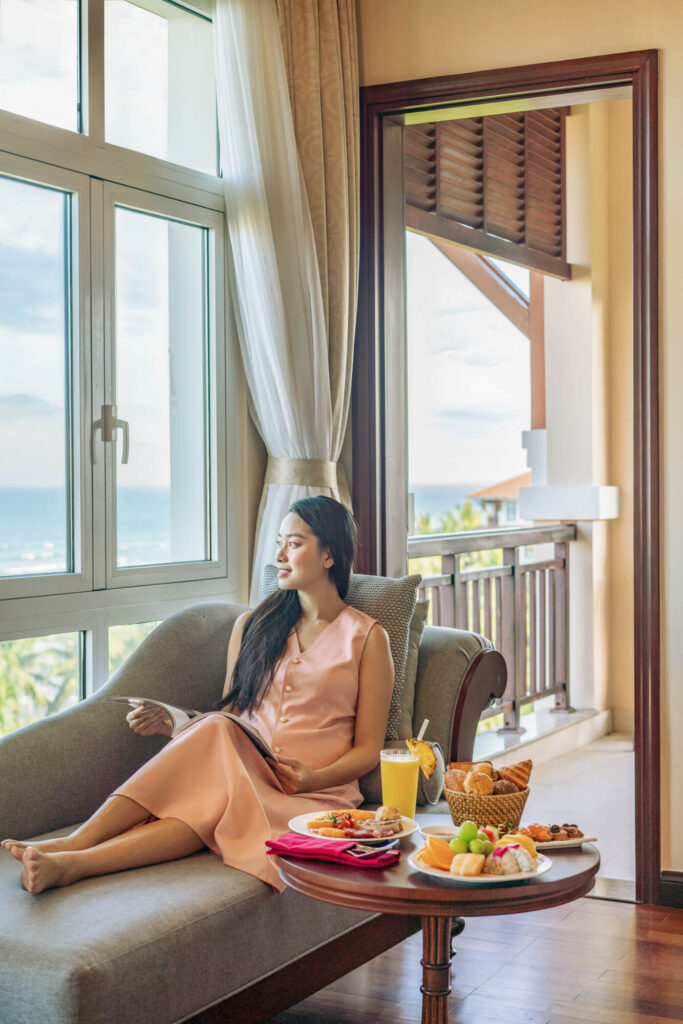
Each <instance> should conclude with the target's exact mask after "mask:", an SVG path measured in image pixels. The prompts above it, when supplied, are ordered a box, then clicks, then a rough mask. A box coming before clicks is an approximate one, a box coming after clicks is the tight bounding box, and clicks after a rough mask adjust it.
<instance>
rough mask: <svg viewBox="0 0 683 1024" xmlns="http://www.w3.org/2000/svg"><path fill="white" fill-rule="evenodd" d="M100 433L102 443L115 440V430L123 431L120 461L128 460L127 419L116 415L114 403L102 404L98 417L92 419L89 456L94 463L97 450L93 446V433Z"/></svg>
mask: <svg viewBox="0 0 683 1024" xmlns="http://www.w3.org/2000/svg"><path fill="white" fill-rule="evenodd" d="M98 430H99V431H100V432H101V434H102V441H103V443H105V444H106V443H107V442H109V441H115V440H116V431H117V430H122V431H123V451H122V452H121V463H122V464H123V463H126V462H128V451H129V448H130V428H129V425H128V420H120V419H118V418H117V416H116V406H115V405H103V406H102V408H101V410H100V418H99V419H98V420H93V424H92V428H91V431H90V457H91V460H92V462H93V464H94V463H96V462H97V450H96V448H95V434H96V433H97V431H98Z"/></svg>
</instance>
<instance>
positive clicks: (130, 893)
mask: <svg viewBox="0 0 683 1024" xmlns="http://www.w3.org/2000/svg"><path fill="white" fill-rule="evenodd" d="M67 831H70V830H61V831H60V832H58V833H54V834H55V835H57V834H58V835H63V834H65V832H67ZM19 874H20V866H19V865H18V864H17V862H16V861H15V860H14V859H13V858H12V857H11V856H10V855H9V854H7V853H5V852H4V851H0V901H1V904H2V908H3V920H4V921H5V922H6V923H7V924H9V922H11V927H5V928H3V929H2V930H0V1020H2V1021H6V1022H7V1024H10V1022H11V1024H112V1021H120V1022H124V1021H125V1024H151V1022H152V1021H159V1020H163V1021H168V1022H171V1021H181V1020H182V1019H184V1018H185V1017H186V1016H188V1015H189V1014H191V1013H193V1012H198V1011H199V1010H200V1009H202V1008H203V1007H205V1006H208V1005H210V1004H211V1003H213V1002H216V1001H217V1000H220V999H221V998H223V997H225V996H226V995H227V994H229V993H231V992H232V991H234V990H236V989H239V988H240V987H242V986H245V985H247V984H248V983H249V982H251V981H253V980H255V979H256V978H258V977H260V976H262V975H263V974H266V973H268V972H269V971H271V970H275V969H277V968H279V967H281V966H282V965H283V964H284V963H285V962H286V961H287V960H288V959H291V960H294V959H296V958H297V956H299V955H301V954H303V953H305V952H307V951H308V950H310V949H312V948H313V947H314V946H315V945H316V944H317V943H320V942H324V941H326V940H327V939H328V938H330V937H333V936H335V935H338V934H340V933H342V932H344V931H346V930H348V929H350V928H352V927H354V926H355V925H357V924H359V923H360V922H361V921H364V920H367V919H368V918H370V917H372V916H373V915H372V914H367V913H361V912H359V911H355V910H347V909H343V908H341V907H334V906H328V905H325V906H323V905H321V904H320V903H317V902H316V901H315V900H310V899H308V898H307V897H305V896H301V895H299V894H298V893H296V892H294V891H293V890H291V889H286V890H285V891H284V892H283V893H281V894H280V895H278V894H276V893H274V892H273V891H272V890H271V888H270V886H268V885H266V884H265V883H264V882H261V881H260V880H259V879H257V878H253V877H252V876H251V875H247V874H245V873H244V872H242V871H238V870H236V869H234V868H229V867H226V866H225V865H224V864H223V863H222V861H221V860H220V859H219V858H218V857H216V856H215V855H214V854H212V853H210V852H208V851H206V852H201V853H197V854H195V855H194V856H192V857H187V858H185V859H183V860H178V861H172V862H170V863H168V864H159V865H155V866H153V867H147V868H139V869H137V870H134V871H124V872H122V873H120V874H116V875H108V876H103V877H101V878H91V879H88V880H86V881H83V882H79V883H77V884H76V885H74V886H70V887H69V888H67V889H51V890H49V891H47V892H44V893H41V894H40V895H39V896H29V895H28V893H26V892H24V890H23V889H22V888H21V886H20V883H19ZM285 951H286V955H285Z"/></svg>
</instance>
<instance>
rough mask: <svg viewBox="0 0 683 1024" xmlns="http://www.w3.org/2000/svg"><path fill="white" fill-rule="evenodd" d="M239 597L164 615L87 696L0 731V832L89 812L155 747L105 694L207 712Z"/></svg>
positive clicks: (42, 826)
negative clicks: (231, 601) (233, 601)
mask: <svg viewBox="0 0 683 1024" xmlns="http://www.w3.org/2000/svg"><path fill="white" fill-rule="evenodd" d="M242 611H244V608H243V607H242V606H241V605H235V604H225V603H210V604H208V603H207V604H197V605H193V606H192V607H190V608H184V609H182V610H181V611H179V612H176V613H175V614H174V615H171V616H169V618H167V619H166V620H165V621H164V622H162V623H161V625H159V626H157V628H156V629H155V630H153V632H152V633H150V635H149V636H148V637H147V638H146V639H145V640H144V641H143V642H142V644H140V646H139V647H138V648H137V650H136V651H134V652H133V654H132V655H131V656H130V658H128V660H127V661H126V662H125V663H124V664H123V665H122V666H121V668H120V669H119V671H118V672H117V673H116V674H115V675H114V676H112V678H111V679H110V680H109V682H108V683H106V685H105V686H103V687H102V688H101V689H100V690H98V691H97V693H96V694H94V695H93V696H92V697H90V698H88V700H85V701H83V702H81V703H80V704H77V705H76V706H75V707H73V708H70V709H69V710H68V711H64V712H62V713H61V714H58V715H55V716H54V717H51V718H48V719H45V720H43V721H40V722H36V723H34V724H33V725H29V726H27V727H26V728H24V729H19V730H17V732H14V733H11V734H10V735H9V736H6V737H4V738H3V739H2V740H0V778H2V780H3V783H4V784H3V785H2V786H1V787H0V832H1V833H2V836H3V837H5V836H12V837H14V838H16V839H22V838H27V837H29V836H34V835H38V834H40V833H43V832H48V831H51V830H53V829H57V828H62V827H63V826H65V825H73V824H75V823H76V822H78V821H82V820H83V819H84V818H87V817H88V816H89V815H90V814H92V812H93V811H94V810H95V809H96V808H97V807H98V806H99V805H100V804H101V803H102V802H103V801H104V800H106V798H107V797H108V796H109V794H110V793H111V792H112V791H113V790H114V789H116V787H117V786H118V785H120V783H121V782H122V781H123V780H124V779H126V778H128V777H129V776H130V775H131V774H132V773H133V772H135V771H137V769H138V768H139V767H140V765H142V764H143V763H144V762H145V761H147V760H149V758H150V757H152V756H153V755H154V754H156V753H157V751H159V750H160V749H161V747H162V746H163V744H164V742H165V741H164V740H163V739H162V738H161V737H157V736H154V737H145V738H143V737H140V736H136V735H135V734H134V733H133V732H131V730H130V729H129V728H128V726H127V724H126V722H125V718H124V714H125V709H124V708H122V707H121V706H120V705H118V706H117V705H116V704H108V703H106V702H105V698H106V697H116V696H143V697H154V698H156V699H158V700H163V701H166V702H167V703H170V704H176V705H178V704H180V705H191V706H193V707H197V708H198V709H199V710H202V711H206V710H209V709H210V708H211V706H212V705H213V703H214V702H215V701H216V700H218V699H219V697H220V695H221V691H222V688H223V682H224V679H225V663H226V657H227V648H228V640H229V638H230V633H231V631H232V626H233V624H234V622H235V619H236V618H237V616H238V615H239V614H240V613H241V612H242Z"/></svg>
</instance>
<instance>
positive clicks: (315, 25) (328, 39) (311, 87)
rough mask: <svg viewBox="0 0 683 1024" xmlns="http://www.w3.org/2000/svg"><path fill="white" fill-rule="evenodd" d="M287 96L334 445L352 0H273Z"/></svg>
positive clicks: (340, 432)
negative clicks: (315, 276)
mask: <svg viewBox="0 0 683 1024" xmlns="http://www.w3.org/2000/svg"><path fill="white" fill-rule="evenodd" d="M277 9H278V18H279V23H280V36H281V38H282V48H283V51H284V58H285V67H286V70H287V80H288V85H289V95H290V100H291V105H292V115H293V118H294V132H295V135H296V143H297V149H298V151H299V160H300V163H301V169H302V172H303V177H304V182H305V186H306V193H307V195H308V204H309V207H310V212H311V220H312V223H313V234H314V237H315V247H316V253H317V257H318V266H319V269H320V285H321V290H322V300H323V308H324V313H325V325H326V328H327V338H328V347H329V372H330V390H331V398H332V451H333V458H334V459H335V460H336V459H338V458H339V454H340V452H341V447H342V443H343V440H344V434H345V431H346V423H347V418H348V411H349V402H350V399H351V371H352V368H353V337H354V332H355V327H356V304H357V295H358V250H359V231H360V228H359V221H360V208H359V178H360V170H359V148H360V141H359V103H358V34H357V24H356V4H355V0H277Z"/></svg>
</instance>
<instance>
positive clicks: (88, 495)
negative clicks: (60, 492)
mask: <svg viewBox="0 0 683 1024" xmlns="http://www.w3.org/2000/svg"><path fill="white" fill-rule="evenodd" d="M0 174H1V175H2V176H3V177H10V178H16V179H17V180H18V181H22V182H28V183H29V184H33V183H35V184H36V185H47V186H54V187H55V188H57V189H63V190H64V191H66V192H70V193H71V194H72V196H75V197H76V203H75V206H74V212H73V219H72V237H73V239H74V243H75V245H76V246H77V258H75V259H74V260H73V261H72V280H71V289H72V296H73V313H74V317H75V319H76V321H77V322H76V324H75V325H74V328H75V329H74V330H73V333H72V338H71V390H72V396H73V398H72V401H73V409H72V411H73V413H74V414H75V415H76V417H77V428H76V429H75V430H74V432H73V435H72V439H71V440H72V445H73V449H72V451H74V452H75V453H78V452H80V459H79V460H78V462H79V465H74V470H73V482H74V485H75V486H74V490H75V491H76V493H77V495H78V499H79V507H78V508H76V507H75V504H76V499H74V507H73V510H72V514H73V515H74V517H76V516H78V517H80V523H81V530H80V543H79V542H78V539H77V541H76V543H75V545H74V561H75V563H76V567H77V568H76V569H75V571H74V572H72V573H70V572H64V573H46V574H42V575H26V576H15V577H11V578H10V577H3V578H2V579H0V600H2V599H3V598H7V597H32V596H36V595H38V594H40V595H44V594H62V593H73V592H75V591H82V590H87V589H90V588H91V587H92V582H93V575H92V540H91V535H90V531H89V529H88V528H87V524H88V523H89V522H90V521H91V518H92V474H91V467H90V463H89V460H88V459H86V458H85V454H86V452H87V451H88V448H87V445H88V443H89V442H88V437H87V433H88V424H89V423H90V421H91V418H92V407H91V402H90V394H89V387H88V386H87V384H88V381H89V380H90V376H91V360H90V344H89V334H90V302H89V297H90V294H91V277H90V265H91V251H90V179H89V178H88V177H87V176H85V175H83V174H79V173H77V172H74V171H71V170H68V169H65V168H61V167H54V166H51V165H48V164H41V163H38V162H36V161H29V160H26V159H24V158H22V157H18V156H13V155H10V154H7V153H4V152H0ZM77 381H80V386H77V383H76V382H77ZM77 478H78V479H77Z"/></svg>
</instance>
